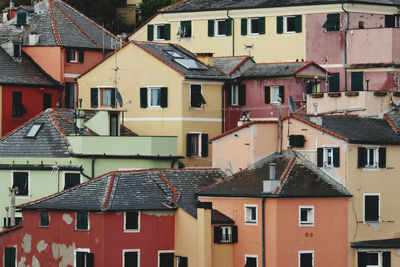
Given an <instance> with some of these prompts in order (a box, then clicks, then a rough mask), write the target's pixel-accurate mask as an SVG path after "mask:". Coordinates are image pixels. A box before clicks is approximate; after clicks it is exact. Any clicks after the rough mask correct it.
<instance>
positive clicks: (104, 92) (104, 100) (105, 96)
mask: <svg viewBox="0 0 400 267" xmlns="http://www.w3.org/2000/svg"><path fill="white" fill-rule="evenodd" d="M112 90H113V89H112V88H101V89H100V97H101V100H100V103H101V106H102V107H111V101H112ZM114 101H115V100H114Z"/></svg>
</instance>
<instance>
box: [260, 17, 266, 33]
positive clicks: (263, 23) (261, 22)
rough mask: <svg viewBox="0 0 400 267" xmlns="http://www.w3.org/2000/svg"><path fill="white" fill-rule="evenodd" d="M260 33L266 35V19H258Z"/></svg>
mask: <svg viewBox="0 0 400 267" xmlns="http://www.w3.org/2000/svg"><path fill="white" fill-rule="evenodd" d="M258 33H259V34H265V17H261V18H259V19H258Z"/></svg>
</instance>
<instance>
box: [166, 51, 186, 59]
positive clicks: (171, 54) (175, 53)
mask: <svg viewBox="0 0 400 267" xmlns="http://www.w3.org/2000/svg"><path fill="white" fill-rule="evenodd" d="M165 52H167V53H168V54H169V55H170V56H171V57H173V58H183V57H182V55H181V54H179V53H178V52H175V51H172V50H166V51H165Z"/></svg>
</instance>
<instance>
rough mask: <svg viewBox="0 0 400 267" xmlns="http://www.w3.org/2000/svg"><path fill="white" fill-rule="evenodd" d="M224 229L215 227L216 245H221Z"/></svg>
mask: <svg viewBox="0 0 400 267" xmlns="http://www.w3.org/2000/svg"><path fill="white" fill-rule="evenodd" d="M221 237H222V229H221V226H214V243H215V244H221Z"/></svg>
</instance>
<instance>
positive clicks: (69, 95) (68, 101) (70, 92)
mask: <svg viewBox="0 0 400 267" xmlns="http://www.w3.org/2000/svg"><path fill="white" fill-rule="evenodd" d="M75 91H76V90H75V83H65V107H66V108H74V107H75Z"/></svg>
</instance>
